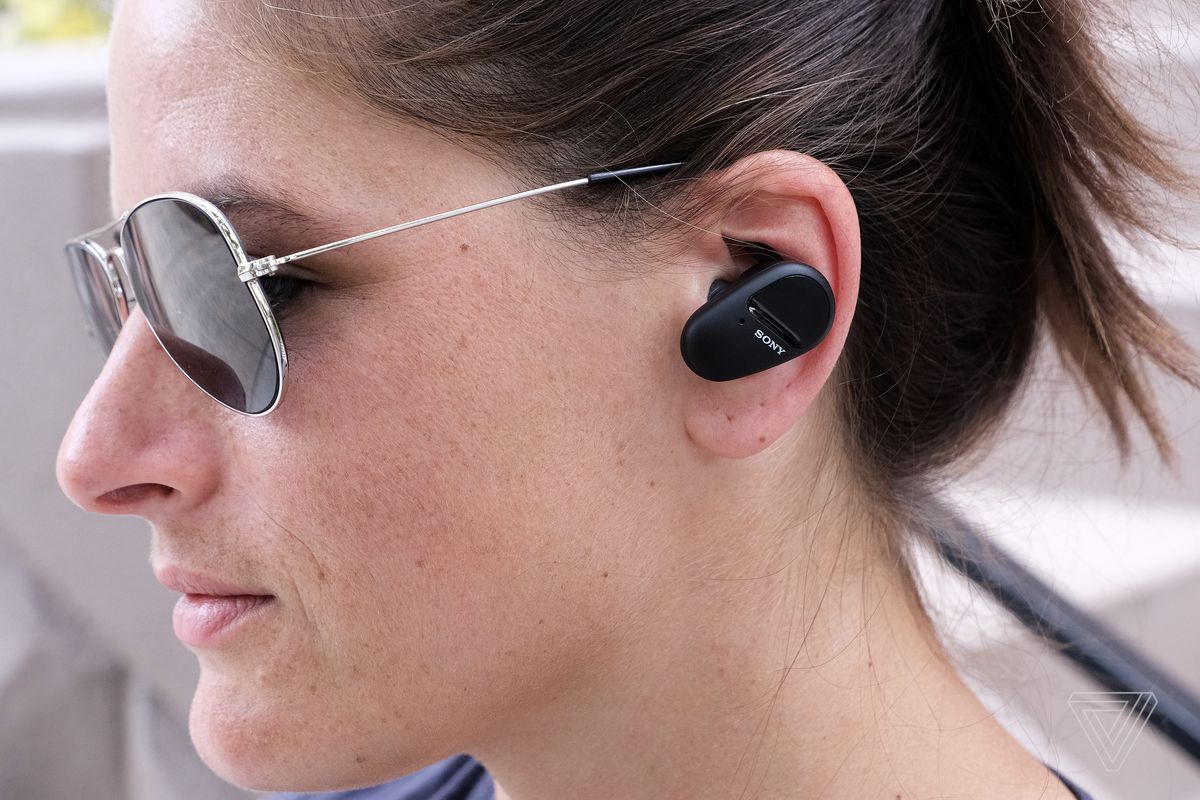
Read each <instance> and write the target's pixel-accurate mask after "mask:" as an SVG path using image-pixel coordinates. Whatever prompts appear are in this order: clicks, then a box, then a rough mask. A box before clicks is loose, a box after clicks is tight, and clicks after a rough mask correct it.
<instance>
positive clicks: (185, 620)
mask: <svg viewBox="0 0 1200 800" xmlns="http://www.w3.org/2000/svg"><path fill="white" fill-rule="evenodd" d="M274 606H275V597H274V596H272V595H260V594H238V595H211V594H185V595H183V596H182V597H180V598H179V600H178V601H177V602H176V603H175V613H174V617H173V619H172V622H173V623H174V626H175V636H176V637H178V638H179V641H181V642H183V643H184V644H186V645H191V646H192V647H212V646H214V645H216V644H218V643H220V642H222V641H224V640H225V639H228V638H229V636H231V635H232V634H233V633H235V632H236V631H237V630H238V629H240V628H241V627H242V626H243V625H245V624H246V623H248V622H251V621H253V620H254V619H255V618H257V617H261V616H262V615H263V614H264V613H266V612H267V611H269V610H270V609H272V608H274Z"/></svg>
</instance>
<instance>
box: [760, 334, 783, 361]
mask: <svg viewBox="0 0 1200 800" xmlns="http://www.w3.org/2000/svg"><path fill="white" fill-rule="evenodd" d="M754 338H756V339H762V343H763V344H765V345H766V346H767V347H769V348H771V349H772V350H774V351H775V352H776V353H778V354H779V355H783V348H782V347H781V346H780V345H779V342H777V341H775V340H774V339H772V338H771V337H770V336H767V335H766V334H765V333H763V332H762V331H761V330H757V331H755V332H754Z"/></svg>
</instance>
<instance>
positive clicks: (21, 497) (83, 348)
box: [0, 47, 246, 800]
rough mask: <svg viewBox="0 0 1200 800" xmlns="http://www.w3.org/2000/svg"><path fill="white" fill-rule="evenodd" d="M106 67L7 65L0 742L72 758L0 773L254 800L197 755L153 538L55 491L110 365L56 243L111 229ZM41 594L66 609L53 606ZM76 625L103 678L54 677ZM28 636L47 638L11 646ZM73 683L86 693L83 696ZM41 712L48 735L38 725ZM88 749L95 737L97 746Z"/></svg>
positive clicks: (4, 59) (27, 55) (58, 62)
mask: <svg viewBox="0 0 1200 800" xmlns="http://www.w3.org/2000/svg"><path fill="white" fill-rule="evenodd" d="M103 64H104V54H103V52H102V51H100V50H98V49H96V48H94V47H93V48H91V49H88V50H83V51H80V50H77V49H75V48H70V49H59V48H53V49H42V50H38V51H4V50H0V242H4V244H5V251H4V258H3V260H0V273H2V274H3V278H4V286H5V291H4V292H0V320H2V323H0V324H2V325H3V334H4V335H3V336H0V364H3V365H4V370H3V376H2V377H0V443H2V444H0V540H4V541H0V544H2V545H5V547H4V548H3V549H4V550H9V549H10V548H15V552H13V553H9V555H8V556H7V557H6V558H5V566H7V567H8V572H6V573H4V575H5V576H6V578H7V582H5V583H4V584H3V586H2V587H0V588H2V589H4V590H5V591H6V592H7V595H6V596H7V597H8V598H9V601H8V602H9V604H8V605H7V606H6V607H5V608H4V609H3V614H0V628H3V627H4V625H5V624H7V625H8V626H9V627H8V630H7V635H5V634H3V633H0V643H3V644H4V645H5V647H6V650H5V652H4V654H3V656H4V657H6V658H7V659H9V660H4V659H0V663H3V664H4V665H5V666H4V668H0V681H3V683H2V684H0V690H7V691H8V692H9V693H11V692H15V691H17V687H18V686H19V687H21V689H20V694H21V697H22V698H23V702H24V705H23V706H22V708H23V709H24V711H22V714H27V715H30V716H18V715H17V712H16V709H17V707H18V705H17V703H16V701H15V700H14V701H12V702H9V703H6V704H5V705H0V742H8V743H13V742H22V741H26V742H27V741H28V738H27V737H26V736H24V735H23V734H30V735H32V734H33V733H34V732H35V730H43V729H44V730H50V731H56V733H55V736H54V746H55V747H56V748H61V750H59V751H57V752H55V755H57V756H58V757H59V758H58V760H57V763H55V762H54V761H47V762H46V763H45V764H44V766H46V767H53V768H54V769H53V770H51V771H42V772H39V773H38V775H39V779H44V780H45V781H47V783H45V784H44V785H40V791H34V790H33V789H32V788H31V785H28V784H21V785H20V786H21V790H20V791H19V792H18V791H16V790H15V789H14V787H15V786H17V784H13V783H11V782H10V783H7V784H6V783H4V780H5V778H8V779H9V780H10V781H11V780H15V778H14V777H13V775H12V774H11V772H10V773H7V774H6V773H4V772H3V771H0V789H5V788H6V787H7V788H8V789H13V791H14V793H12V794H6V795H5V796H8V797H17V796H20V797H39V796H41V797H66V796H68V795H67V794H66V793H65V791H66V789H65V787H78V788H79V792H78V793H73V794H71V795H70V796H76V797H84V796H87V797H94V798H97V799H98V800H108V799H109V798H111V799H112V800H117V798H121V799H122V800H140V799H141V798H146V800H149V799H150V798H156V800H170V799H171V798H180V800H184V799H185V798H196V800H200V798H220V797H237V796H246V795H245V794H244V793H241V792H234V791H231V790H230V787H228V785H227V784H225V783H224V782H222V781H220V780H219V779H217V778H216V776H214V775H213V774H212V773H211V772H210V771H208V770H207V768H205V767H204V766H203V765H202V764H201V763H200V762H199V759H198V758H197V757H195V755H194V751H192V749H191V745H190V742H188V741H187V734H186V719H187V710H188V707H189V705H190V702H191V692H192V689H193V687H194V685H195V681H196V678H197V677H198V674H199V671H198V668H197V665H196V662H195V659H194V657H193V656H192V655H191V654H190V653H189V652H188V651H187V650H186V649H184V648H183V646H182V645H180V644H179V642H178V641H177V640H176V639H175V637H174V634H173V633H172V630H171V608H172V605H173V603H174V600H175V598H176V597H177V595H175V593H173V592H170V591H169V590H167V589H165V588H164V587H162V586H160V585H159V584H158V583H157V582H156V581H155V580H154V577H153V575H152V574H151V572H150V569H149V566H148V561H147V559H148V556H149V552H150V551H149V546H150V537H149V527H148V526H147V524H146V523H145V522H144V521H143V520H141V519H138V518H134V517H103V516H98V515H91V514H86V513H84V512H83V511H81V510H80V509H78V508H76V507H75V506H74V505H73V504H71V503H70V502H69V501H68V500H67V499H66V497H65V496H64V495H63V494H62V492H61V491H60V489H59V487H58V484H57V482H56V480H55V477H54V461H55V454H56V451H57V448H58V442H59V440H60V439H61V437H62V434H63V432H64V431H65V430H66V427H67V424H68V422H69V421H70V419H71V415H72V414H73V413H74V410H75V407H76V406H77V405H78V403H79V400H80V399H82V397H83V396H84V394H86V393H87V390H88V388H89V386H90V385H91V382H92V380H93V379H94V378H95V377H96V375H97V374H98V373H99V370H100V367H101V363H102V362H101V354H100V350H99V348H98V347H97V346H94V345H92V343H91V342H90V341H89V340H87V339H86V337H85V334H84V330H83V327H82V326H83V317H82V312H81V310H80V309H79V303H78V301H77V300H76V299H75V291H74V288H73V286H72V284H71V281H70V276H69V274H68V271H67V267H66V261H65V260H64V257H63V253H62V242H64V241H65V240H66V239H67V238H69V237H70V236H73V235H76V234H78V233H80V232H82V231H85V230H90V229H92V228H94V227H96V226H98V225H100V224H102V223H104V222H106V221H107V220H108V218H109V217H108V212H109V208H108V204H109V201H108V174H107V173H108V144H107V141H108V136H107V125H106V121H105V110H104V93H103V77H104V73H103ZM22 562H28V564H29V565H31V569H32V572H33V574H32V575H25V576H24V577H23V578H18V573H17V572H14V571H13V569H12V568H13V566H14V565H15V564H21V563H22ZM39 582H40V583H42V584H44V586H45V587H46V589H48V594H49V595H50V596H51V597H52V598H54V601H55V606H56V608H49V607H47V606H46V603H44V602H43V599H44V598H42V593H40V592H39V591H37V590H36V588H35V587H36V585H37V584H38V583H39ZM39 598H42V599H39ZM56 609H61V613H60V610H56ZM64 613H66V614H71V615H76V618H77V619H78V620H80V623H81V625H82V626H83V627H85V628H86V629H87V630H89V631H90V633H91V634H92V635H93V640H92V641H89V642H87V643H84V642H82V641H81V642H79V643H78V647H77V650H75V651H74V652H73V655H75V656H77V657H78V658H79V659H82V660H83V661H84V662H87V660H88V659H94V660H96V661H97V663H102V664H107V665H108V666H107V667H106V668H105V669H103V670H100V671H99V672H97V671H96V670H89V669H85V668H83V667H80V666H79V665H77V664H75V663H70V664H67V663H61V662H60V661H59V659H60V658H61V657H62V655H63V653H64V652H66V651H65V650H64V649H63V648H61V647H59V646H58V645H56V644H55V643H56V642H61V641H62V636H63V635H64V634H63V633H62V631H61V630H60V629H59V627H57V626H58V621H59V620H60V619H61V618H62V615H63V614H64ZM16 620H25V621H26V622H29V623H30V624H32V629H33V630H41V631H42V632H43V634H42V635H41V636H40V637H39V636H35V635H32V634H29V630H30V628H22V629H20V630H16V629H14V628H13V627H12V626H13V625H15V624H16ZM33 623H36V624H33ZM22 631H24V632H22ZM46 653H51V654H57V655H55V656H54V659H55V662H54V664H53V666H52V667H47V668H37V667H36V666H30V665H36V664H37V663H38V662H37V661H36V660H31V659H34V657H35V656H36V657H37V658H44V657H46ZM37 654H41V655H37ZM88 654H92V655H90V656H89V655H88ZM31 670H32V671H31ZM67 676H75V677H77V678H78V679H79V680H80V681H81V683H80V684H79V686H80V687H81V688H86V691H81V692H80V693H78V694H73V693H72V692H71V691H70V690H69V687H68V686H66V685H65V684H66V677H67ZM82 681H88V682H87V683H82ZM56 682H57V683H56ZM52 686H59V687H60V688H61V691H51V690H50V689H51V687H52ZM39 687H40V688H39ZM0 696H3V695H0ZM85 701H86V702H85ZM34 710H39V711H40V712H42V713H40V714H39V715H38V716H39V718H40V719H41V720H42V724H43V727H42V728H38V729H35V728H32V727H30V725H29V723H28V719H29V718H31V717H32V715H33V714H34ZM105 714H106V715H108V716H102V715H105ZM22 720H24V721H22ZM110 722H111V729H109V730H107V731H106V730H105V729H104V728H105V726H107V725H108V724H109V723H110ZM12 726H16V727H19V728H20V730H14V729H13V727H12ZM88 733H90V734H94V735H95V737H96V738H94V739H92V740H91V741H88V740H87V739H86V738H85V734H88ZM114 745H116V746H117V749H116V750H115V751H111V752H113V753H116V756H114V757H119V758H122V759H124V760H123V762H122V763H121V764H119V765H116V766H112V765H111V764H110V765H109V766H110V767H112V768H111V769H108V770H106V771H100V770H98V768H96V767H95V766H94V764H95V759H96V758H101V759H103V757H104V753H105V752H109V750H110V749H111V748H112V747H113V746H114ZM88 747H90V748H91V750H90V751H89V752H88V753H83V752H81V750H82V749H83V748H88ZM47 752H49V751H47ZM62 756H68V758H66V759H65V760H63V758H62ZM89 756H91V757H92V758H89ZM27 758H28V756H26V755H21V756H20V758H19V760H18V754H17V753H15V752H13V751H6V752H0V762H3V763H4V764H5V765H6V768H7V769H8V770H10V771H11V770H13V769H14V767H16V766H17V765H18V764H23V763H28V764H30V765H31V766H32V764H33V763H35V762H34V761H28V762H27V760H26V759H27ZM114 781H115V782H116V783H114Z"/></svg>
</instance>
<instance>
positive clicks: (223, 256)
mask: <svg viewBox="0 0 1200 800" xmlns="http://www.w3.org/2000/svg"><path fill="white" fill-rule="evenodd" d="M681 164H682V162H676V163H671V164H656V165H653V166H646V167H632V168H629V169H618V170H611V171H605V172H596V173H593V174H591V175H588V176H587V177H584V178H577V179H575V180H570V181H565V182H563V183H556V184H552V185H550V186H543V187H540V188H537V189H529V190H527V191H524V192H518V193H517V194H510V195H507V196H505V197H499V198H496V199H495V200H486V201H484V202H482V203H475V204H473V205H469V206H464V207H462V208H457V209H454V210H453V211H444V212H442V213H440V214H434V215H433V216H429V217H423V218H421V219H417V220H412V221H410V222H402V223H400V224H399V225H392V226H390V227H387V228H381V229H380V230H377V231H372V232H370V233H364V234H360V235H358V236H353V237H350V238H349V239H342V240H340V241H336V242H331V243H329V244H324V245H320V246H318V247H312V248H309V249H307V250H301V251H299V252H296V253H292V254H291V255H286V256H273V255H272V256H264V257H262V258H256V259H250V258H248V257H247V256H246V252H245V250H244V249H243V247H242V242H241V239H240V237H239V236H238V234H237V232H236V231H235V230H234V228H233V225H231V224H230V222H229V220H228V218H227V217H226V216H225V214H224V213H223V212H222V211H221V209H220V208H218V207H217V206H216V205H214V204H213V203H211V202H209V201H208V200H205V199H204V198H202V197H198V196H196V195H194V194H188V193H186V192H168V193H165V194H159V195H155V196H153V197H148V198H146V199H145V200H142V201H141V202H140V203H138V204H137V205H135V206H134V207H133V208H132V209H130V210H129V211H127V212H125V213H124V214H123V215H121V217H119V218H118V219H116V220H114V221H113V222H111V223H109V224H108V225H105V226H104V227H102V228H98V229H97V230H95V231H92V232H90V233H86V234H84V235H82V236H80V237H78V238H77V239H73V240H72V241H70V242H68V243H67V245H66V253H67V260H68V262H69V263H70V268H71V276H72V279H73V281H74V284H75V289H76V291H77V292H78V294H79V299H80V302H81V303H82V304H83V309H84V314H85V318H86V320H87V323H88V325H87V327H88V332H89V334H90V335H91V336H92V338H94V339H96V340H97V341H98V342H99V343H100V345H101V347H103V349H104V353H105V356H106V357H107V355H108V353H110V352H111V351H112V347H113V344H114V343H115V342H116V339H117V334H118V333H120V330H121V326H122V325H123V324H124V323H125V320H126V319H127V318H128V316H129V312H130V309H131V308H132V307H133V306H134V305H137V306H139V307H140V308H141V309H142V313H143V314H144V315H145V317H146V320H147V321H148V322H149V323H150V328H151V330H152V331H153V332H154V335H155V338H157V339H158V342H159V344H161V345H162V347H163V349H164V350H166V351H167V355H169V356H170V357H171V360H172V361H173V362H175V365H176V366H177V367H179V369H180V371H181V372H183V374H184V375H186V376H187V377H188V379H189V380H191V382H192V383H194V384H196V386H198V387H200V389H202V390H204V392H205V393H206V394H208V395H209V396H210V397H212V398H213V399H214V400H216V401H217V402H219V403H221V404H222V405H224V406H226V407H227V408H231V409H233V410H234V411H237V412H239V413H241V414H247V415H251V416H259V415H262V414H267V413H269V412H270V411H272V410H273V409H274V408H275V407H276V406H278V405H279V401H280V400H281V399H282V397H283V387H284V377H285V376H286V374H287V350H286V349H285V348H284V344H283V334H282V332H281V331H280V329H279V323H278V321H277V320H276V317H275V313H274V312H273V311H272V309H271V302H270V300H269V299H268V294H269V292H268V291H266V290H265V289H264V287H263V284H262V279H263V278H267V277H270V276H275V275H278V276H280V277H284V278H286V277H298V276H299V275H301V274H303V271H302V270H300V271H295V269H296V268H291V269H289V268H288V266H287V265H288V264H290V263H292V262H294V261H299V260H301V259H304V258H308V257H310V256H315V255H319V254H321V253H327V252H329V251H330V250H336V249H337V248H339V247H347V246H349V245H352V244H357V243H359V242H365V241H367V240H368V239H374V238H375V237H377V236H384V235H386V234H389V233H396V232H397V231H402V230H407V229H408V228H415V227H417V226H418V225H425V224H427V223H430V222H437V221H438V220H443V219H449V218H450V217H456V216H458V215H459V214H466V213H468V212H471V211H478V210H480V209H484V208H490V207H491V206H497V205H500V204H501V203H509V202H512V201H513V200H521V199H523V198H526V197H533V196H534V195H540V194H546V193H548V192H556V191H560V190H562V189H571V188H575V187H582V186H596V185H598V184H603V183H609V182H613V181H622V182H623V181H625V180H626V179H632V178H640V177H644V176H650V175H658V174H660V173H664V172H667V171H669V170H672V169H674V168H676V167H678V166H680V165H681Z"/></svg>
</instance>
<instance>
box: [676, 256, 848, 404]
mask: <svg viewBox="0 0 1200 800" xmlns="http://www.w3.org/2000/svg"><path fill="white" fill-rule="evenodd" d="M760 252H762V253H769V254H770V255H768V256H767V257H765V258H763V257H761V256H760V263H758V264H756V265H755V266H753V267H751V268H750V269H748V270H746V271H745V272H744V273H742V275H741V277H739V278H738V279H737V280H736V281H735V282H733V283H729V282H728V281H724V280H715V281H713V283H712V286H710V287H709V290H708V302H706V303H705V304H704V305H702V306H700V308H698V309H696V311H695V313H693V314H692V316H691V317H690V318H689V319H688V321H687V324H685V325H684V326H683V333H682V334H681V335H680V337H679V349H680V351H681V352H682V353H683V360H684V362H685V363H686V364H687V365H688V367H690V368H691V370H692V372H695V373H696V374H697V375H699V376H700V377H701V378H706V379H708V380H710V381H729V380H733V379H735V378H744V377H745V376H747V375H753V374H754V373H756V372H762V371H763V370H765V369H770V368H771V367H774V366H778V365H779V364H782V363H784V362H785V361H790V360H791V359H793V358H795V357H796V356H798V355H802V354H804V353H807V352H808V351H809V350H811V349H813V348H814V347H816V346H817V345H818V344H820V342H821V340H822V339H824V338H825V334H827V333H829V329H830V328H831V327H832V326H833V309H834V305H833V290H832V289H830V288H829V282H828V281H827V280H825V276H824V275H822V274H821V273H820V272H819V271H817V270H816V269H815V268H814V267H810V266H809V265H808V264H801V263H799V262H796V261H788V260H786V259H781V258H780V257H779V256H778V255H775V254H773V253H770V251H769V250H766V249H765V248H760Z"/></svg>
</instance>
